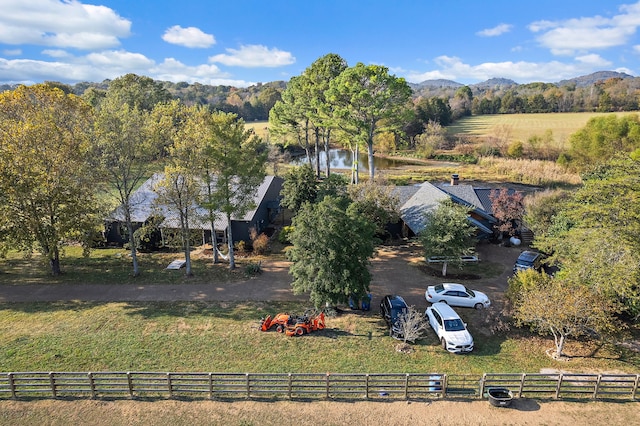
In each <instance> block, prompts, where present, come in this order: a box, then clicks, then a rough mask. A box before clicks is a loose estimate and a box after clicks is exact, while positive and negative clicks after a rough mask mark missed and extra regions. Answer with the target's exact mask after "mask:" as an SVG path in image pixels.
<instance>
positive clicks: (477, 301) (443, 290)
mask: <svg viewBox="0 0 640 426" xmlns="http://www.w3.org/2000/svg"><path fill="white" fill-rule="evenodd" d="M424 297H425V298H426V299H427V302H430V303H437V302H444V303H447V304H449V305H451V306H461V307H463V308H476V309H482V308H488V307H489V306H490V305H491V302H490V301H489V298H488V297H487V295H486V294H484V293H483V292H481V291H477V290H470V289H468V288H466V287H465V286H463V285H462V284H456V283H442V284H438V285H435V286H434V285H430V286H429V287H427V291H425V293H424Z"/></svg>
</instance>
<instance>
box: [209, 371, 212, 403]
mask: <svg viewBox="0 0 640 426" xmlns="http://www.w3.org/2000/svg"><path fill="white" fill-rule="evenodd" d="M209 399H213V373H209Z"/></svg>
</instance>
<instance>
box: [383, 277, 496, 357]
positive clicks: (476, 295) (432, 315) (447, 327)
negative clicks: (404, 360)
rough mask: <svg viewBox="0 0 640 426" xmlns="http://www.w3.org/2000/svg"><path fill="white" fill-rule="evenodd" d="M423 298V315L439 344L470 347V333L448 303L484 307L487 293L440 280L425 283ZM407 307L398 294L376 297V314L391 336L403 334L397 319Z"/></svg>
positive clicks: (458, 351)
mask: <svg viewBox="0 0 640 426" xmlns="http://www.w3.org/2000/svg"><path fill="white" fill-rule="evenodd" d="M425 299H426V301H427V302H428V303H429V306H428V307H427V309H426V310H425V313H424V319H425V321H427V322H428V323H429V325H430V326H431V328H432V329H433V331H434V333H435V334H436V337H437V338H438V341H439V342H440V344H441V345H442V348H443V349H444V350H446V351H448V352H451V353H456V354H462V353H468V352H471V351H473V347H474V342H473V337H472V336H471V333H469V330H468V329H467V324H466V323H465V322H464V321H463V320H462V319H461V318H460V316H459V315H458V313H457V312H456V311H455V310H454V309H453V308H452V306H456V307H462V308H474V309H484V308H488V307H489V306H491V301H490V300H489V297H487V295H486V294H484V293H483V292H481V291H478V290H472V289H469V288H467V287H466V286H464V285H463V284H458V283H441V284H437V285H433V286H428V287H427V290H426V291H425ZM409 309H410V308H409V306H408V305H407V303H406V302H405V300H404V299H403V298H402V296H399V295H387V296H384V297H383V298H382V300H381V301H380V314H381V315H382V318H383V319H384V321H385V323H386V324H387V326H388V327H389V335H390V336H391V337H393V338H396V339H402V338H403V332H402V325H401V323H400V321H401V318H402V317H403V315H405V314H406V313H408V312H409Z"/></svg>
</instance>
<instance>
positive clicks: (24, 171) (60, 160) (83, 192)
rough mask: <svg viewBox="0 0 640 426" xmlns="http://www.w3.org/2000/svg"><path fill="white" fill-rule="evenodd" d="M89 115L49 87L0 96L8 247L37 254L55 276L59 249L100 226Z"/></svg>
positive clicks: (1, 213) (0, 213) (0, 214)
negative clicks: (42, 257) (33, 251)
mask: <svg viewBox="0 0 640 426" xmlns="http://www.w3.org/2000/svg"><path fill="white" fill-rule="evenodd" d="M92 120H93V114H92V110H91V107H90V106H89V105H88V104H86V103H85V102H84V101H83V100H82V99H80V98H79V97H77V96H74V95H67V94H65V93H64V92H63V91H62V90H60V89H54V88H51V87H49V86H47V85H42V84H40V85H34V86H30V87H26V86H20V87H18V88H17V89H15V90H13V91H7V92H4V93H1V94H0V158H1V159H2V160H1V161H0V193H1V194H2V203H0V220H1V221H2V222H3V227H4V228H5V229H4V231H6V232H8V236H5V237H6V241H7V242H9V243H10V244H11V245H12V246H14V247H17V248H21V249H23V250H25V251H26V252H27V253H31V251H32V250H33V248H34V247H37V248H39V249H40V251H41V252H42V254H43V255H44V256H45V258H46V259H47V260H48V261H49V265H50V267H51V273H52V274H54V275H59V274H60V273H61V267H60V250H61V248H62V246H63V245H64V244H65V243H66V242H68V241H69V240H76V241H82V242H83V243H84V244H85V248H86V249H87V250H88V249H89V246H88V244H89V241H88V240H87V237H88V236H89V235H93V232H94V231H95V230H96V229H97V227H98V226H99V223H100V221H99V217H98V216H97V213H98V202H97V200H96V197H95V195H96V192H95V184H96V174H95V173H94V168H93V167H91V161H90V160H91V157H90V152H91V149H90V148H91V147H90V140H91V135H92Z"/></svg>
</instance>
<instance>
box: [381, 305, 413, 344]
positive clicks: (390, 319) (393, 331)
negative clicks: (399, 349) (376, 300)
mask: <svg viewBox="0 0 640 426" xmlns="http://www.w3.org/2000/svg"><path fill="white" fill-rule="evenodd" d="M408 310H409V306H407V302H405V301H404V299H403V298H402V297H401V296H397V295H387V296H385V297H383V298H382V300H381V301H380V315H382V318H383V319H384V321H385V322H386V323H387V326H388V327H389V334H390V335H391V337H395V338H402V334H403V333H402V330H401V329H400V326H399V324H398V318H400V316H401V315H403V314H405V313H406V312H407V311H408Z"/></svg>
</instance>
